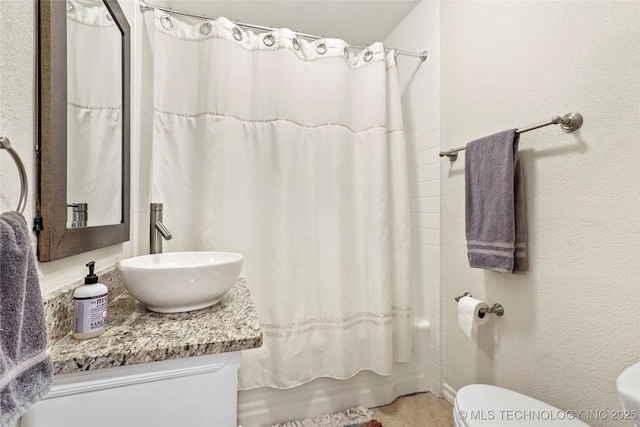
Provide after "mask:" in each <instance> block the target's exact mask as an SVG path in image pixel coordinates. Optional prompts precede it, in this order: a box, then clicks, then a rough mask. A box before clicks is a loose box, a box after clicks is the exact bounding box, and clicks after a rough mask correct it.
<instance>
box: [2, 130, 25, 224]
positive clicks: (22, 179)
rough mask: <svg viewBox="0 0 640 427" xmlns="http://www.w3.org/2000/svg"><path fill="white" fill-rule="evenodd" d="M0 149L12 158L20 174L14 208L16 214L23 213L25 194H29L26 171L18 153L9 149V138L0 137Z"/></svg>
mask: <svg viewBox="0 0 640 427" xmlns="http://www.w3.org/2000/svg"><path fill="white" fill-rule="evenodd" d="M0 149H4V150H7V151H8V152H9V154H11V157H13V161H14V162H16V166H17V167H18V172H20V200H19V201H18V207H17V208H16V211H17V212H20V213H23V212H24V208H25V206H26V205H27V194H28V192H29V188H28V184H27V171H26V170H25V169H24V164H23V163H22V160H21V159H20V156H18V153H16V151H15V150H14V149H13V148H11V141H9V138H5V137H4V136H0Z"/></svg>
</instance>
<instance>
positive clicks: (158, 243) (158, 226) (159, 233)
mask: <svg viewBox="0 0 640 427" xmlns="http://www.w3.org/2000/svg"><path fill="white" fill-rule="evenodd" d="M150 210H151V212H150V214H149V220H150V221H149V253H150V254H159V253H162V239H166V240H171V238H172V237H173V236H172V235H171V232H170V231H169V230H168V229H167V227H165V225H164V224H163V223H162V203H151V206H150Z"/></svg>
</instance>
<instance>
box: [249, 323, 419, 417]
mask: <svg viewBox="0 0 640 427" xmlns="http://www.w3.org/2000/svg"><path fill="white" fill-rule="evenodd" d="M429 331H430V325H429V322H428V321H426V320H417V321H416V322H415V323H414V330H413V339H414V346H413V360H412V361H411V362H409V363H396V364H394V367H393V373H392V374H391V375H388V376H381V375H377V374H375V373H373V372H371V371H364V372H360V373H359V374H357V375H355V376H354V377H352V378H350V379H348V380H335V379H331V378H319V379H317V380H313V381H311V382H309V383H307V384H303V385H301V386H299V387H295V388H292V389H287V390H279V389H274V388H270V387H263V388H258V389H254V390H246V391H240V392H238V425H240V426H242V427H258V426H268V425H271V424H275V423H278V422H286V421H291V420H296V419H303V418H312V417H315V416H317V415H319V414H330V413H334V412H338V411H341V410H344V409H347V408H351V407H354V406H365V407H368V408H372V407H375V406H381V405H386V404H388V403H391V402H393V401H394V400H395V399H396V398H397V397H398V396H404V395H407V394H412V393H418V392H424V391H430V384H431V372H430V369H431V364H430V362H429V339H430V333H429Z"/></svg>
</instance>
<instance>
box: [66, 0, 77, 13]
mask: <svg viewBox="0 0 640 427" xmlns="http://www.w3.org/2000/svg"><path fill="white" fill-rule="evenodd" d="M75 10H76V8H75V6H74V5H73V3H71V2H70V1H69V0H67V13H73V12H74V11H75Z"/></svg>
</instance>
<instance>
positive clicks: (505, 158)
mask: <svg viewBox="0 0 640 427" xmlns="http://www.w3.org/2000/svg"><path fill="white" fill-rule="evenodd" d="M519 138H520V135H519V134H518V133H516V129H510V130H506V131H503V132H499V133H496V134H494V135H490V136H486V137H484V138H480V139H477V140H475V141H472V142H470V143H469V144H467V147H466V150H465V205H466V206H465V218H466V232H467V252H468V256H469V265H470V266H471V267H473V268H485V269H487V270H492V271H498V272H502V273H519V274H522V273H524V272H525V271H527V268H528V261H527V230H526V228H527V227H526V221H525V209H524V190H523V181H522V169H521V167H520V162H519V161H518V140H519Z"/></svg>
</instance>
